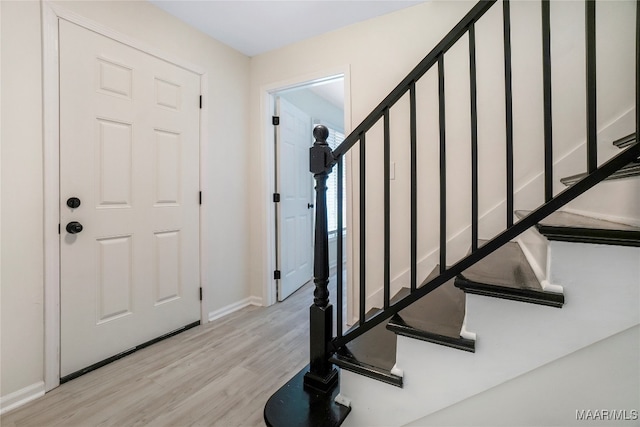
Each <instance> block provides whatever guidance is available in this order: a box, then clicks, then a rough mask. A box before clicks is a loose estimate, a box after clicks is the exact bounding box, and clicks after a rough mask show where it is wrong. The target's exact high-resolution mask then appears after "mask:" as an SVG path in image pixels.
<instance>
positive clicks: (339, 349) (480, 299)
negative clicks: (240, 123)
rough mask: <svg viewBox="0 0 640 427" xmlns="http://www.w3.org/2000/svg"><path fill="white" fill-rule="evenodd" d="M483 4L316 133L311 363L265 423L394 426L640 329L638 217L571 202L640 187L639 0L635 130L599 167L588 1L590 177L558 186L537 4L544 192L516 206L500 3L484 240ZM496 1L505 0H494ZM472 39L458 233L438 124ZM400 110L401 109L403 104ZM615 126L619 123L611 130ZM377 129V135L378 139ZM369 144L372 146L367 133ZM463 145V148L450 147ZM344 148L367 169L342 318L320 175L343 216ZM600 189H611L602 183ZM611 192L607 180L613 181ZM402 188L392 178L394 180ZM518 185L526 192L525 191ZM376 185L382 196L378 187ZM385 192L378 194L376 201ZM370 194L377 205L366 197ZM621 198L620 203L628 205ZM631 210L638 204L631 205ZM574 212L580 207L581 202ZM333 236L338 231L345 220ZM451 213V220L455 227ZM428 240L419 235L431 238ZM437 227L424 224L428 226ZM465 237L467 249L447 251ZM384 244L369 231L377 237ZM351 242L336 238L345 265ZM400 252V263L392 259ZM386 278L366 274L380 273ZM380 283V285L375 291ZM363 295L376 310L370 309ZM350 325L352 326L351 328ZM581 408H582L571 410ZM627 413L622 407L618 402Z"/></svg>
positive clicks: (546, 9) (545, 7) (272, 402)
mask: <svg viewBox="0 0 640 427" xmlns="http://www.w3.org/2000/svg"><path fill="white" fill-rule="evenodd" d="M495 3H496V2H495V1H482V2H479V3H478V4H477V5H476V6H474V7H473V8H472V9H471V10H470V11H469V13H468V14H467V15H466V16H465V17H464V18H463V19H462V20H461V21H460V22H459V23H458V24H457V25H456V26H455V27H454V28H453V29H452V30H451V32H450V33H449V34H447V36H445V38H444V39H443V40H442V41H441V42H440V43H439V44H438V45H437V46H436V47H435V48H434V49H433V50H432V51H431V52H430V53H429V54H428V55H427V56H426V57H425V59H424V60H423V61H421V62H420V64H418V66H416V68H415V69H414V70H412V72H411V73H409V75H408V76H407V77H406V78H405V79H404V80H403V81H402V82H401V83H400V84H399V85H398V86H397V87H396V88H395V89H394V90H393V91H392V92H391V93H390V94H389V96H387V98H385V99H384V100H383V101H382V102H381V103H380V105H378V106H377V107H376V108H375V109H374V110H373V111H372V112H371V113H370V115H369V116H367V118H365V120H364V121H363V122H362V123H361V124H360V125H359V126H357V127H356V128H355V130H354V131H353V132H352V133H351V134H350V135H349V136H348V137H347V138H346V139H345V140H344V142H343V143H342V144H341V145H340V146H339V147H338V148H336V149H335V150H333V151H332V150H331V149H330V148H329V147H328V145H327V143H326V138H327V136H328V132H327V130H326V128H324V127H322V126H320V127H317V128H316V129H315V130H314V137H315V138H316V142H315V143H314V146H313V147H312V148H311V150H310V164H311V172H312V173H313V174H314V177H315V179H316V184H317V185H316V203H315V206H316V231H315V261H314V282H315V285H316V291H315V293H314V301H313V304H312V305H311V307H310V357H311V360H310V365H309V366H307V367H306V368H305V369H303V370H302V371H301V372H299V373H298V374H297V375H296V376H295V377H293V378H292V379H291V380H290V381H289V382H288V383H287V384H285V385H284V386H283V387H282V388H281V389H280V390H279V391H278V392H276V393H275V394H274V395H273V396H271V398H270V399H269V401H268V402H267V404H266V406H265V421H266V423H267V425H269V426H285V425H286V426H291V425H317V426H333V425H335V426H337V425H342V424H343V423H344V425H354V426H364V425H366V426H374V425H381V426H389V425H398V426H400V425H406V424H408V423H411V422H414V421H416V420H419V419H421V418H422V417H425V416H429V414H433V413H435V412H437V411H440V410H442V409H444V408H447V407H450V406H451V405H455V404H457V403H459V402H463V401H465V400H466V399H469V398H471V397H472V396H475V395H479V394H482V393H484V392H485V391H487V390H489V389H492V388H494V387H497V386H499V385H501V384H504V383H506V382H508V381H510V380H513V379H514V378H518V377H520V376H522V375H524V374H526V373H529V372H532V371H535V370H537V369H539V368H541V367H543V366H545V365H547V364H549V363H551V362H553V361H556V360H558V359H560V358H563V357H565V356H567V355H570V354H573V353H575V352H577V351H579V350H581V349H584V348H586V347H588V346H590V345H592V344H594V343H598V342H600V341H602V340H604V339H607V338H608V337H611V336H613V335H615V334H618V333H621V332H624V331H626V330H629V328H633V327H636V326H637V325H639V324H640V303H639V301H640V217H639V216H638V212H634V215H636V216H635V217H634V218H633V221H627V222H630V223H628V224H624V223H620V222H615V221H610V220H605V219H602V218H598V217H597V216H598V215H596V216H595V217H594V216H588V215H589V214H588V213H586V212H582V211H580V209H579V208H574V207H572V206H573V205H572V203H578V202H579V201H580V200H582V199H583V198H584V197H588V196H589V195H590V194H592V193H593V194H597V193H595V192H594V191H593V190H592V191H590V190H591V189H592V188H594V187H595V186H597V185H598V184H599V183H601V182H603V181H610V182H611V183H612V185H617V184H616V183H621V184H623V185H626V187H625V188H627V189H628V188H629V183H628V181H632V182H633V184H631V189H632V190H631V192H628V191H627V193H625V194H626V195H627V196H626V197H630V198H631V199H634V198H637V197H638V194H640V180H638V179H637V177H638V175H640V168H639V167H638V166H639V165H640V163H638V162H639V159H640V143H638V141H637V138H636V135H638V134H639V132H638V130H639V129H640V95H639V93H638V91H639V90H640V89H639V88H640V5H639V4H638V3H637V2H636V5H635V6H636V7H635V9H636V31H635V37H636V38H635V46H636V48H635V50H636V65H635V73H634V82H635V85H636V97H635V106H634V111H633V117H632V118H633V119H634V120H633V121H634V126H635V132H633V133H628V132H627V133H625V134H622V135H617V137H616V138H615V140H613V141H612V140H611V139H610V140H609V141H610V142H612V143H613V146H614V147H616V148H615V149H616V150H618V151H619V152H618V153H616V154H614V155H612V156H610V158H609V159H608V160H606V161H602V160H600V161H599V160H598V151H599V145H601V144H603V143H604V142H605V141H600V142H599V141H598V140H599V138H600V139H602V136H601V135H600V132H601V131H602V129H599V128H598V125H597V111H598V103H597V101H596V93H597V92H596V88H597V81H596V70H595V68H596V62H595V55H596V36H595V30H596V3H595V2H594V1H590V0H588V1H586V2H585V34H586V42H585V43H586V46H585V62H586V77H585V79H586V86H587V88H586V110H587V111H586V113H587V114H586V116H587V118H586V123H587V129H586V142H585V144H584V146H585V151H586V165H585V166H584V170H585V172H583V173H580V174H574V175H572V176H567V177H565V178H561V179H559V181H560V182H562V184H564V185H565V186H567V187H566V188H565V189H564V190H560V191H559V190H555V191H554V184H555V179H554V168H556V169H557V170H562V167H563V166H562V164H561V161H562V159H560V160H558V159H555V158H554V150H553V138H552V136H553V133H552V118H553V117H554V116H553V114H552V111H551V106H552V103H551V96H552V93H553V92H552V87H551V86H552V85H551V49H550V13H551V12H550V10H551V8H550V3H549V1H547V0H542V2H541V17H542V40H543V58H542V59H543V66H542V70H543V81H544V84H543V91H544V100H545V101H544V119H543V120H544V141H543V142H544V144H543V150H544V171H543V173H542V175H541V176H542V180H543V185H542V187H543V193H544V195H543V197H542V199H543V200H544V201H543V202H542V203H541V204H539V205H538V206H531V205H532V202H531V201H530V200H527V201H525V203H519V204H524V205H526V210H525V209H520V210H517V209H516V206H515V205H516V195H518V194H520V193H522V191H521V190H522V189H517V188H516V184H515V181H514V173H515V172H514V141H513V115H512V104H513V98H512V95H513V94H512V90H511V85H512V64H511V57H512V52H511V34H512V26H511V12H510V4H509V1H503V2H501V5H502V23H503V35H504V38H503V46H504V73H505V78H504V82H505V90H504V104H505V112H506V120H505V129H504V132H505V135H506V136H505V141H506V149H505V154H506V159H505V160H506V177H505V182H504V188H505V190H506V191H505V201H504V203H503V204H501V206H502V205H504V217H503V218H504V226H502V228H501V229H500V230H497V231H496V232H495V233H489V234H491V236H487V237H486V238H484V239H482V238H480V235H483V234H486V231H483V230H481V228H482V227H481V225H482V221H483V219H484V218H485V216H486V215H485V216H483V215H480V213H479V188H480V187H479V186H480V184H479V181H480V179H481V175H480V173H479V169H480V168H479V163H478V162H479V155H478V153H479V145H478V144H479V141H478V120H479V119H478V104H477V87H478V81H477V73H476V36H475V26H476V23H478V22H482V21H481V19H482V17H483V16H484V15H485V14H486V13H487V12H488V11H489V10H490V9H491V8H492V7H493V6H494V4H495ZM499 4H500V3H499ZM463 37H464V38H465V42H467V43H468V55H469V62H468V63H469V77H468V79H469V91H470V94H469V100H470V105H469V106H468V108H470V120H469V125H470V150H471V154H470V160H471V165H470V169H471V170H470V187H471V191H470V197H471V200H470V203H468V205H469V208H470V220H469V221H468V224H467V228H465V229H464V230H463V232H460V233H458V234H456V235H455V236H452V235H451V231H450V229H449V228H448V224H451V223H452V222H454V221H455V214H456V213H457V212H451V210H449V211H448V209H447V208H448V207H449V204H448V203H447V200H448V198H449V200H450V199H453V198H455V197H456V194H455V193H454V194H452V193H451V191H448V187H447V177H448V176H450V173H451V172H450V171H449V174H448V172H447V167H451V162H449V163H448V162H447V157H446V156H447V153H448V148H449V149H451V148H450V147H451V144H449V145H448V141H447V129H448V127H447V121H446V118H445V113H446V111H447V109H446V101H445V83H444V79H445V71H444V70H445V66H444V64H445V57H447V54H448V52H449V51H450V50H451V49H452V48H454V46H459V44H458V43H461V39H462V38H463ZM427 73H432V74H430V75H434V73H435V75H436V76H437V84H438V101H437V102H438V113H437V115H438V123H439V129H438V132H439V135H438V140H437V144H438V150H437V151H438V153H439V154H438V156H439V159H438V169H439V170H438V172H439V178H438V179H437V180H436V182H435V183H434V184H431V187H428V186H427V187H428V188H431V189H432V190H434V191H436V195H437V196H436V197H437V199H438V200H437V203H436V204H437V206H438V207H437V209H438V215H437V218H439V220H438V223H436V224H434V227H435V228H436V229H438V230H439V233H436V235H437V234H439V237H438V238H437V240H438V242H437V250H436V251H435V252H434V253H433V254H432V255H433V257H435V258H437V260H438V261H437V262H433V263H432V264H431V265H432V269H431V270H430V273H429V274H425V277H419V276H420V275H421V274H424V273H423V270H424V266H425V265H427V264H428V263H426V262H425V260H428V259H429V256H427V257H426V258H424V256H423V255H422V254H419V243H418V240H419V238H420V236H419V234H420V233H419V224H420V218H419V216H418V205H419V198H418V194H419V193H420V191H421V190H420V189H421V188H422V186H423V185H425V184H423V183H422V180H419V179H418V175H419V172H420V167H419V163H420V161H419V156H418V149H417V147H418V139H419V138H418V134H419V131H418V113H417V101H416V99H417V96H418V95H417V94H418V92H419V89H418V88H419V85H418V81H419V80H420V79H421V78H422V77H423V76H425V75H426V74H427ZM402 102H404V103H406V104H407V105H408V107H409V108H408V120H406V121H407V123H408V125H409V131H408V132H407V138H405V139H404V140H402V141H397V140H395V139H394V141H393V144H407V147H408V148H407V150H406V151H407V153H408V156H407V157H408V158H409V160H408V161H407V164H408V165H410V174H409V175H410V179H409V181H410V182H409V184H410V185H409V186H410V188H409V190H408V191H407V193H408V194H409V197H408V199H409V206H408V209H406V210H407V211H408V213H409V214H408V215H406V217H408V221H406V218H405V221H406V222H408V224H407V227H408V228H409V229H410V233H409V238H408V241H407V242H406V243H405V244H406V247H408V248H409V250H407V251H406V252H407V254H408V257H407V258H408V259H407V260H406V263H407V265H408V269H407V273H406V274H405V276H406V279H403V283H402V285H403V286H401V287H400V288H399V289H398V286H396V282H397V280H392V277H391V276H392V273H391V269H392V265H391V259H392V255H393V254H392V248H396V249H393V250H398V249H397V248H398V246H397V240H398V238H397V237H396V236H395V234H394V235H392V229H393V230H396V228H394V227H396V224H397V223H398V222H400V223H402V221H403V219H398V218H397V217H394V214H395V215H397V211H398V209H394V208H393V206H392V203H391V200H392V197H393V196H394V193H393V192H392V187H391V184H390V182H391V179H392V178H391V177H392V170H393V169H392V160H391V159H392V157H391V151H392V147H395V145H392V142H391V140H392V137H391V135H392V125H391V117H392V116H393V117H396V116H395V114H392V113H391V111H392V108H393V107H394V106H396V104H398V103H402ZM394 111H395V110H394ZM610 128H612V127H610ZM376 134H378V137H376ZM374 141H376V142H374ZM377 142H379V143H380V144H379V145H381V148H380V151H381V152H382V158H383V162H382V165H379V164H378V165H371V164H370V163H371V162H370V161H368V155H367V151H368V150H370V148H368V147H372V148H371V149H375V147H376V145H375V144H376V143H377ZM454 150H455V148H454ZM349 152H351V153H352V154H351V156H352V157H351V158H352V160H353V163H355V164H357V169H358V171H359V177H355V178H354V182H356V183H357V185H356V190H355V191H357V194H358V195H357V198H356V201H357V203H355V204H356V205H357V206H354V209H355V210H356V212H357V213H356V214H353V215H352V216H351V218H352V221H353V222H354V223H355V227H354V228H355V230H352V231H353V233H354V235H355V236H356V237H354V239H353V243H352V244H353V245H354V246H355V247H356V249H357V255H356V259H355V260H353V262H352V268H354V269H355V270H356V271H355V273H354V274H353V276H352V277H354V281H355V282H356V285H357V286H355V285H352V286H354V287H357V292H354V294H356V295H357V303H356V304H353V305H355V306H357V310H356V311H357V313H355V312H354V313H351V314H352V315H353V316H355V319H353V320H352V318H351V317H350V318H348V319H345V316H344V314H345V313H344V310H343V306H344V305H345V301H343V295H344V283H343V280H344V277H345V275H344V271H343V270H342V265H341V263H338V272H337V276H336V296H337V298H336V301H337V303H336V307H337V309H336V310H335V311H336V313H335V316H334V313H333V311H334V307H333V306H332V305H331V304H329V291H328V282H329V267H328V266H329V260H328V252H329V251H328V237H327V216H326V215H327V213H326V180H327V177H328V174H329V173H331V172H332V170H333V169H334V167H335V168H336V169H337V173H338V175H337V176H338V181H339V182H338V196H337V197H338V199H337V202H338V208H337V211H338V212H339V213H341V212H342V198H343V195H342V183H341V179H342V175H343V174H342V170H343V168H344V158H345V155H346V154H347V153H349ZM369 168H381V169H382V170H381V172H380V176H381V177H382V179H381V181H382V186H381V188H375V189H374V190H372V189H371V187H370V186H371V185H374V184H372V183H371V182H369V181H370V179H369V175H367V170H370V169H369ZM601 185H602V184H601ZM607 185H609V184H607ZM394 190H395V186H394ZM519 192H520V193H519ZM372 194H374V196H371V195H372ZM378 196H379V197H378ZM367 197H373V198H374V199H375V198H376V197H378V198H379V199H380V201H381V204H382V207H383V209H382V210H383V212H382V220H381V221H380V223H381V229H380V230H379V234H380V236H381V238H380V239H379V240H380V241H381V242H382V250H381V252H382V255H383V256H382V262H381V265H380V266H378V265H375V261H372V260H371V259H370V257H371V255H369V254H368V252H369V253H371V252H375V246H374V245H373V244H372V243H370V242H369V241H368V240H367V239H368V238H370V233H368V232H367V231H368V229H367V222H368V221H370V218H372V217H373V218H376V214H377V213H379V212H372V210H371V209H370V208H369V206H370V205H371V203H372V202H371V201H369V200H368V199H367ZM368 203H369V204H368ZM620 203H622V204H624V203H625V200H620ZM630 203H631V204H633V203H636V201H634V200H631V201H630ZM577 206H578V205H577ZM337 220H338V229H341V228H342V226H343V224H344V219H343V218H342V215H341V214H339V216H338V219H337ZM448 221H449V222H448ZM422 233H423V234H424V231H423V232H422ZM427 234H428V233H427ZM460 236H462V237H463V238H465V237H468V240H467V246H466V250H467V253H466V255H465V254H464V253H460V254H458V252H459V249H458V248H457V247H458V246H460V245H459V244H454V243H455V242H457V241H459V240H460ZM374 240H375V239H374ZM343 246H344V242H343V240H342V234H341V233H338V242H337V247H338V259H342V254H343V252H342V251H343ZM394 259H397V257H394ZM378 267H379V268H378ZM376 268H378V270H379V271H380V273H381V275H380V276H381V279H380V277H378V276H377V275H376V276H373V277H372V276H371V271H377V270H376ZM378 283H380V284H381V285H382V286H381V289H380V292H381V294H382V298H381V300H382V301H381V302H380V303H379V304H376V305H374V306H372V304H371V303H370V301H372V299H371V298H369V297H371V295H372V294H375V293H376V292H377V291H378V289H377V288H376V287H375V286H374V284H378ZM372 286H374V288H373V289H372ZM368 302H369V303H368ZM345 325H346V326H351V327H350V328H349V329H347V330H346V331H345V330H343V329H344V327H345ZM576 409H579V408H576ZM618 409H624V408H618Z"/></svg>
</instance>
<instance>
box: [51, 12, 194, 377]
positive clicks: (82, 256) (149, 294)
mask: <svg viewBox="0 0 640 427" xmlns="http://www.w3.org/2000/svg"><path fill="white" fill-rule="evenodd" d="M199 95H200V77H199V76H198V75H197V74H194V73H192V72H190V71H186V70H184V69H182V68H179V67H177V66H175V65H172V64H170V63H168V62H166V61H163V60H161V59H159V58H157V57H154V56H152V55H150V54H147V53H144V52H142V51H140V50H137V49H134V48H132V47H130V46H127V45H125V44H122V43H119V42H116V41H114V40H112V39H109V38H107V37H105V36H102V35H99V34H97V33H94V32H92V31H90V30H87V29H84V28H82V27H80V26H77V25H75V24H72V23H69V22H67V21H64V20H61V21H60V220H61V230H60V257H61V258H60V263H61V265H60V270H61V273H60V274H61V277H60V288H61V295H60V303H61V307H60V309H61V313H60V321H61V325H60V328H61V343H60V344H61V361H60V364H61V367H60V368H61V369H60V373H61V376H62V377H64V376H66V375H69V374H71V373H74V372H77V371H79V370H82V369H84V368H86V367H88V366H90V365H93V364H95V363H97V362H100V361H102V360H105V359H108V358H110V357H112V356H114V355H118V354H119V353H122V352H124V351H126V350H128V349H131V348H133V347H135V346H137V345H139V344H142V343H144V342H147V341H150V340H152V339H154V338H156V337H159V336H162V335H164V334H167V333H169V332H171V331H174V330H176V329H179V328H181V327H184V326H185V325H188V324H191V323H194V322H197V321H199V320H200V296H199V287H200V278H199V123H200V122H199V121H200V117H199V116H200V114H199ZM73 198H75V199H73ZM74 203H75V204H74ZM78 203H79V205H78ZM76 205H77V206H76Z"/></svg>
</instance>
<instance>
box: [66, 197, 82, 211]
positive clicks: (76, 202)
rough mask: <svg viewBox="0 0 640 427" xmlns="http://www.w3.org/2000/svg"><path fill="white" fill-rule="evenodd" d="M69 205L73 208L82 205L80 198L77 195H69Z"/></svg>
mask: <svg viewBox="0 0 640 427" xmlns="http://www.w3.org/2000/svg"><path fill="white" fill-rule="evenodd" d="M67 206H69V207H70V208H71V209H75V208H77V207H78V206H80V199H78V198H77V197H69V198H68V199H67Z"/></svg>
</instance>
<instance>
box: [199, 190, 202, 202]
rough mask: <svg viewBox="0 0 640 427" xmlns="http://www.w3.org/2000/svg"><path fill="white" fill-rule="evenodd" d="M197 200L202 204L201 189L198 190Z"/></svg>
mask: <svg viewBox="0 0 640 427" xmlns="http://www.w3.org/2000/svg"><path fill="white" fill-rule="evenodd" d="M198 202H199V203H200V204H202V191H200V193H199V195H198Z"/></svg>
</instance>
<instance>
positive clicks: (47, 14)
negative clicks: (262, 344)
mask: <svg viewBox="0 0 640 427" xmlns="http://www.w3.org/2000/svg"><path fill="white" fill-rule="evenodd" d="M41 13H42V82H43V99H42V107H43V129H44V130H43V178H44V223H43V226H44V384H45V391H49V390H51V389H53V388H55V387H58V386H59V385H60V240H59V239H60V234H59V231H58V227H59V224H60V212H59V206H60V205H59V203H60V175H59V174H60V154H59V151H60V126H59V118H60V110H59V100H60V90H59V82H60V75H59V61H58V53H59V51H58V46H59V37H58V25H59V20H60V19H64V20H66V21H69V22H72V23H74V24H76V25H79V26H81V27H83V28H85V29H87V30H90V31H93V32H95V33H98V34H100V35H103V36H105V37H108V38H110V39H113V40H115V41H117V42H120V43H123V44H125V45H127V46H130V47H132V48H134V49H137V50H139V51H142V52H144V53H147V54H149V55H152V56H154V57H156V58H159V59H162V60H164V61H167V62H169V63H171V64H173V65H175V66H178V67H180V68H183V69H185V70H187V71H191V72H193V73H195V74H198V75H199V76H200V91H201V93H202V94H203V95H206V94H208V91H207V90H208V76H207V73H206V70H205V69H204V68H203V67H201V66H199V65H195V64H192V63H190V62H187V61H184V60H182V59H180V58H178V57H176V56H173V55H171V54H168V53H166V52H163V51H161V50H160V49H157V48H155V47H153V46H150V45H147V44H146V43H143V42H141V41H139V40H136V39H134V38H132V37H130V36H127V35H125V34H122V33H119V32H117V31H115V30H113V29H111V28H109V27H106V26H104V25H102V24H99V23H97V22H95V21H92V20H90V19H87V18H85V17H84V16H82V15H78V14H77V13H75V12H72V11H70V10H68V9H66V8H64V7H61V6H60V5H58V4H55V3H52V2H51V1H49V0H43V2H42V9H41ZM207 105H208V102H207V100H206V99H205V102H203V105H202V109H201V110H200V129H199V133H200V141H199V152H200V154H199V156H200V160H199V162H200V165H199V167H200V179H199V180H200V188H202V176H203V166H204V165H203V164H202V159H203V158H205V157H204V156H203V150H204V149H205V147H206V145H205V144H203V141H206V140H207V135H208V125H207V120H206V117H207V112H208V108H207ZM204 216H205V215H204V208H203V207H202V206H200V224H199V233H198V235H199V254H200V263H199V264H200V267H199V269H200V271H199V276H200V283H201V285H202V277H203V274H202V268H203V263H202V260H203V257H204V255H203V245H202V235H203V228H206V224H203V223H202V218H203V217H204ZM203 294H204V295H203V298H202V301H201V302H200V321H201V322H202V323H206V322H207V321H208V313H206V309H205V307H207V300H206V297H207V294H208V293H207V292H204V293H203Z"/></svg>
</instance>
